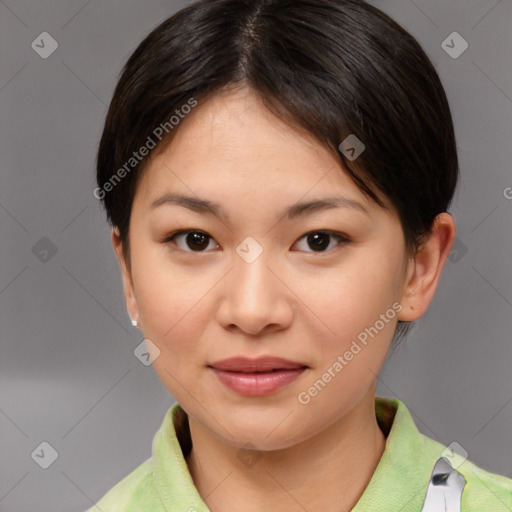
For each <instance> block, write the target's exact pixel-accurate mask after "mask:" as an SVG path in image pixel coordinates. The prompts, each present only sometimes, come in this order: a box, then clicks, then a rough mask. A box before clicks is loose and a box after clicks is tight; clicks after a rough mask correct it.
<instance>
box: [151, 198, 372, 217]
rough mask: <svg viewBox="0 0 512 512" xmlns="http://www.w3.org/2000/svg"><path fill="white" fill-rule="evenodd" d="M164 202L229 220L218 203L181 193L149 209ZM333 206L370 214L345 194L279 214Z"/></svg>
mask: <svg viewBox="0 0 512 512" xmlns="http://www.w3.org/2000/svg"><path fill="white" fill-rule="evenodd" d="M165 204H167V205H169V204H171V205H177V206H182V207H184V208H188V209H189V210H193V211H195V212H198V213H205V214H209V215H214V216H215V217H217V218H222V219H225V220H226V221H229V220H230V218H229V215H228V213H227V212H226V210H225V209H224V208H223V207H222V206H221V205H220V204H218V203H215V202H213V201H209V200H207V199H201V198H199V197H194V196H187V195H183V194H175V193H167V194H164V195H163V196H161V197H159V198H158V199H155V200H154V201H153V202H152V203H151V205H150V209H151V210H154V209H155V208H157V207H159V206H162V205H165ZM333 208H352V209H354V210H357V211H360V212H362V213H365V214H366V215H370V214H369V212H368V210H367V209H366V208H365V207H364V206H363V205H362V204H361V203H358V202H357V201H355V200H353V199H349V198H348V197H345V196H330V197H325V198H323V199H315V200H313V201H308V202H302V203H296V204H294V205H292V206H289V207H288V208H286V209H285V210H284V211H283V212H282V214H281V216H282V217H285V218H286V219H288V220H292V219H295V218H297V217H302V216H304V215H310V214H313V213H316V212H320V211H324V210H330V209H333Z"/></svg>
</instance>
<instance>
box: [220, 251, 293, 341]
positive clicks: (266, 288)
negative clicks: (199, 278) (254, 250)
mask: <svg viewBox="0 0 512 512" xmlns="http://www.w3.org/2000/svg"><path fill="white" fill-rule="evenodd" d="M270 253H271V251H270V250H263V252H262V253H261V254H260V255H259V256H258V257H257V258H256V259H255V260H254V261H251V260H246V259H244V258H243V257H241V256H239V255H238V254H236V255H235V257H234V264H233V268H232V269H231V271H230V272H229V273H228V274H227V276H226V277H225V278H224V279H223V280H222V283H221V300H220V305H219V308H218V310H217V321H218V322H219V323H220V324H221V325H222V326H223V327H224V328H225V329H229V330H235V329H239V330H241V331H243V332H244V333H245V334H248V335H252V336H257V335H260V336H261V335H262V334H264V333H268V332H274V331H277V330H280V329H285V328H286V327H288V326H289V325H290V324H291V322H292V320H293V313H294V305H293V302H294V294H293V292H292V291H291V290H290V288H289V285H287V283H286V276H285V275H284V271H283V266H282V265H279V264H278V263H277V262H276V261H275V259H274V260H271V258H270Z"/></svg>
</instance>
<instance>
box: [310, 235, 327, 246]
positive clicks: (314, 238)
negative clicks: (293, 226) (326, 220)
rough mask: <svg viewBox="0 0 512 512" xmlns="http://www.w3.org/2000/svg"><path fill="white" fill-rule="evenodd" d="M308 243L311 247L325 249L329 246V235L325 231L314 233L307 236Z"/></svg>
mask: <svg viewBox="0 0 512 512" xmlns="http://www.w3.org/2000/svg"><path fill="white" fill-rule="evenodd" d="M308 243H310V245H311V246H312V247H313V248H317V249H325V248H326V247H328V246H329V235H328V234H326V233H314V234H311V235H309V236H308Z"/></svg>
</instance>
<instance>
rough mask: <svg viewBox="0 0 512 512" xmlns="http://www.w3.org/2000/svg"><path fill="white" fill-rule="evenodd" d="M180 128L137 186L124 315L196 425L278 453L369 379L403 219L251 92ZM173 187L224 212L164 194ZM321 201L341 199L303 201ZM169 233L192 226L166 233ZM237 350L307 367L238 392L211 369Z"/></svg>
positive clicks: (396, 286) (400, 262)
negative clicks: (274, 384)
mask: <svg viewBox="0 0 512 512" xmlns="http://www.w3.org/2000/svg"><path fill="white" fill-rule="evenodd" d="M182 123H183V124H182V126H180V130H179V131H178V132H177V133H176V136H175V138H174V140H173V141H172V143H171V145H170V146H168V147H167V149H166V150H165V151H163V152H161V153H160V154H158V155H156V156H152V157H151V161H150V163H149V165H148V167H147V168H146V169H145V171H144V174H143V175H142V178H141V181H140V183H139V185H138V188H137V192H136V195H135V199H134V203H133V208H132V214H131V224H130V254H131V269H130V270H127V269H126V267H123V268H124V271H123V279H124V286H125V294H126V300H127V304H128V309H129V311H130V316H131V317H132V318H135V317H137V315H138V316H139V319H140V324H141V326H142V329H143V333H144V337H145V338H147V339H149V340H151V342H152V343H154V345H155V346H156V347H158V350H159V355H158V357H156V358H154V361H153V367H154V369H155V371H156V372H157V374H158V376H159V377H160V379H161V380H162V382H163V384H164V385H165V386H166V388H167V389H168V390H169V392H170V393H171V394H172V395H173V396H174V398H175V399H176V400H177V401H178V402H179V403H180V404H181V406H182V407H183V409H184V410H185V411H186V412H187V413H188V414H189V417H190V418H191V420H193V421H196V422H198V423H199V424H201V425H202V426H203V427H204V428H206V429H208V430H209V431H210V432H211V433H212V434H214V435H216V436H217V437H218V438H221V439H223V440H225V441H226V443H229V444H231V445H233V446H243V445H244V444H245V443H246V442H247V441H250V442H252V443H254V444H255V445H256V446H258V447H259V448H260V449H262V450H271V449H279V448H285V447H288V446H291V445H293V444H295V443H298V442H300V441H302V440H306V439H308V438H310V437H311V436H313V435H314V434H316V433H318V432H320V431H322V430H323V429H325V428H326V427H327V426H328V425H330V424H332V423H334V422H335V421H336V420H338V419H340V418H342V417H343V416H344V415H345V414H347V413H348V411H350V410H351V409H352V408H354V406H355V405H356V404H358V403H360V401H361V400H362V399H363V397H366V396H369V394H368V392H369V390H371V388H372V386H375V381H376V375H377V374H378V372H379V370H380V368H381V366H382V364H383V362H384V360H385V357H386V354H387V351H388V349H389V346H390V343H391V341H392V338H393V333H394V331H395V327H396V323H397V320H398V318H399V314H398V310H399V309H400V307H401V306H399V304H400V301H401V299H402V295H403V290H404V280H405V278H406V274H407V268H408V259H407V257H406V254H405V246H404V238H403V231H402V228H401V225H400V222H399V218H398V216H397V214H396V212H395V211H394V210H393V209H392V208H391V206H389V209H383V208H381V207H380V206H378V205H377V204H375V203H374V202H372V201H371V199H368V198H366V197H365V196H364V195H363V193H362V192H361V191H360V190H359V189H358V188H357V186H356V185H355V184H354V183H353V182H352V181H351V180H350V178H349V177H348V176H347V174H346V172H345V170H344V169H343V168H342V166H341V164H340V163H339V161H338V160H337V159H336V158H335V156H333V155H332V154H331V153H330V152H329V151H328V150H327V149H325V148H324V147H323V146H321V145H320V144H319V143H318V142H316V141H315V140H314V139H313V138H312V137H311V136H309V135H307V134H304V133H301V132H299V131H297V130H295V129H292V128H290V127H289V126H288V125H286V124H284V123H283V122H281V121H280V120H278V119H277V118H275V117H274V116H273V115H272V114H271V113H269V112H268V111H267V110H266V109H265V108H264V107H263V105H262V104H261V103H260V102H259V101H258V99H257V98H256V97H255V96H254V95H253V94H252V93H251V92H250V91H248V90H245V89H244V90H239V91H238V92H236V93H233V92H232V93H230V94H223V95H217V96H215V97H212V98H211V99H209V100H208V102H205V103H203V104H200V105H199V106H198V107H197V108H196V109H195V110H194V111H193V112H192V113H191V114H189V116H188V117H187V118H186V119H185V120H184V121H182ZM171 194H173V195H185V196H188V197H189V198H194V199H196V200H200V201H208V202H211V203H215V204H216V205H218V208H219V211H218V212H217V214H214V213H212V212H208V211H206V209H205V208H204V204H203V207H201V208H200V207H199V206H198V205H199V203H196V205H195V207H193V208H192V206H193V205H189V206H190V207H187V206H185V205H184V204H181V205H180V204H176V203H175V202H172V201H165V200H164V199H162V198H163V197H165V196H166V195H171ZM327 198H330V199H332V198H338V199H339V203H338V205H337V206H331V207H329V208H326V207H324V208H319V207H316V208H315V207H309V208H298V205H299V204H302V203H310V202H314V201H322V200H326V199H327ZM154 203H155V204H156V206H155V205H154ZM387 204H388V205H389V203H387ZM290 208H293V209H292V210H291V213H289V214H286V212H287V210H288V209H290ZM201 210H202V211H201ZM179 231H190V233H186V232H185V233H178V234H177V235H175V236H174V237H173V234H176V232H179ZM393 304H395V307H394V308H393ZM397 305H398V307H397ZM370 333H371V334H370ZM364 334H366V343H363V341H362V340H363V339H364V338H365V335H364ZM354 343H355V344H354ZM356 347H359V350H358V349H357V348H356ZM156 353H157V352H154V353H153V354H154V356H153V357H155V354H156ZM348 353H351V354H352V357H350V355H349V354H348ZM235 356H245V357H247V358H258V357H261V356H277V357H281V358H285V359H287V360H290V361H293V362H297V363H300V364H301V365H302V366H306V369H304V370H303V371H301V372H300V373H298V374H297V375H295V378H294V379H293V380H292V381H290V382H288V383H287V384H286V385H285V386H283V387H281V388H279V389H277V390H274V391H272V392H268V393H266V394H263V395H259V396H258V395H245V394H241V393H240V392H238V391H234V390H233V389H232V388H230V387H228V386H226V385H225V384H224V383H223V382H222V381H221V380H220V379H219V377H218V374H217V373H216V372H215V371H214V370H213V369H212V368H211V367H210V365H212V364H214V363H215V362H216V361H219V360H222V359H225V358H230V357H235ZM340 357H341V360H342V361H343V363H342V362H341V360H340ZM336 363H338V364H336ZM340 366H341V368H340ZM326 375H327V376H326ZM329 376H330V378H329ZM319 380H321V381H322V383H323V385H318V383H317V387H316V388H314V385H315V382H318V381H319ZM312 387H313V391H311V389H312ZM314 389H316V392H315V391H314ZM371 400H372V403H373V397H372V398H371ZM269 433H270V434H269Z"/></svg>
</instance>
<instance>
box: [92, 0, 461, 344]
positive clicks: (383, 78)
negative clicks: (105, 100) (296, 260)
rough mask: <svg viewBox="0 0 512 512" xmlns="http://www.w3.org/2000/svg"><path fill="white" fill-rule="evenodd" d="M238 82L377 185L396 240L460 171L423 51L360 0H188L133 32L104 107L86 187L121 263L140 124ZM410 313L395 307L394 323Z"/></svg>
mask: <svg viewBox="0 0 512 512" xmlns="http://www.w3.org/2000/svg"><path fill="white" fill-rule="evenodd" d="M237 86H246V87H249V88H250V89H251V90H252V91H253V92H254V93H256V94H257V95H258V96H259V97H260V98H261V100H262V101H263V104H264V105H265V106H266V107H267V108H268V109H269V111H271V112H272V113H273V114H275V115H276V116H278V117H279V118H280V119H282V120H283V121H285V122H287V123H288V124H289V125H290V126H295V127H300V128H301V129H303V130H305V131H306V132H308V133H309V134H311V135H313V136H314V137H315V139H316V140H318V141H319V142H320V143H321V144H322V145H324V146H325V147H326V148H328V149H329V150H330V151H332V153H333V154H335V155H336V158H338V159H339V161H340V162H341V163H342V164H343V166H344V168H345V169H346V170H347V172H348V175H349V177H350V178H351V179H352V180H353V181H354V183H355V184H356V185H357V186H358V188H359V189H360V190H361V191H362V192H363V193H364V194H365V195H366V196H369V197H370V198H371V199H372V200H374V201H375V202H376V203H377V204H379V206H381V207H385V206H384V203H383V202H382V201H381V199H380V198H379V195H378V193H376V191H378V192H380V193H381V194H383V195H384V196H385V197H387V198H388V200H389V201H390V203H391V204H392V205H393V206H394V207H395V208H396V210H397V212H398V215H399V218H400V222H401V225H402V228H403V232H404V240H405V246H406V250H407V253H408V254H414V253H415V252H416V251H417V249H418V247H419V246H420V245H421V242H422V241H423V239H424V236H425V235H428V234H430V233H431V230H432V227H433V221H434V219H435V217H436V215H437V214H439V213H441V212H444V211H446V210H447V209H448V207H449V205H450V203H451V200H452V197H453V194H454V191H455V187H456V184H457V180H458V175H459V168H458V159H457V150H456V141H455V134H454V127H453V121H452V116H451V112H450V107H449V104H448V100H447V97H446V93H445V91H444V89H443V86H442V84H441V81H440V78H439V76H438V74H437V72H436V70H435V68H434V66H433V64H432V63H431V61H430V60H429V58H428V56H427V55H426V53H425V52H424V50H423V49H422V47H421V46H420V44H419V43H418V42H417V41H416V39H415V38H414V37H413V36H412V35H410V34H409V33H408V32H407V31H406V30H405V29H404V28H402V27H401V26H400V25H399V24H398V23H397V22H395V21H394V20H393V19H391V18H390V17H389V16H388V15H386V14H385V13H383V12H382V11H380V10H379V9H377V8H376V7H374V6H372V5H370V4H368V3H366V2H365V1H363V0H200V1H197V2H195V3H192V4H190V5H188V6H187V7H185V8H184V9H182V10H180V11H179V12H177V13H176V14H174V15H173V16H171V17H170V18H168V19H166V20H165V21H163V22H162V23H161V24H159V25H158V26H157V27H156V28H155V29H154V30H153V31H151V32H150V33H149V34H148V35H147V36H146V37H145V39H144V40H143V41H142V42H141V43H140V44H139V46H138V47H137V48H136V50H135V51H134V52H133V54H132V55H131V56H130V57H129V58H128V60H127V61H126V63H125V65H124V67H123V69H122V71H121V74H120V78H119V81H118V83H117V86H116V88H115V91H114V94H113V98H112V101H111V103H110V106H109V110H108V113H107V116H106V120H105V125H104V129H103V134H102V136H101V140H100V144H99V148H98V154H97V169H96V171H97V173H96V174H97V176H96V178H97V184H98V187H99V188H98V189H96V190H100V191H101V195H100V196H98V195H96V191H95V195H96V197H98V198H99V199H101V200H102V202H103V205H104V208H105V210H106V214H107V219H108V221H109V222H110V224H111V225H112V226H117V227H118V229H119V232H120V238H121V240H122V242H123V254H124V256H125V258H126V260H127V263H128V265H129V262H130V253H129V236H128V233H129V224H130V214H131V209H132V203H133V199H134V195H135V190H136V187H137V183H138V181H139V179H140V177H141V175H142V171H143V170H144V168H145V166H146V165H147V163H148V159H141V160H140V162H139V161H136V162H135V161H134V160H132V158H133V152H134V151H136V150H138V149H139V148H141V147H143V146H145V145H147V144H148V141H149V139H150V138H151V139H152V140H153V141H154V142H157V144H156V146H157V148H156V149H155V150H152V151H159V150H160V149H163V148H165V147H166V146H167V145H168V144H169V143H170V142H171V140H172V138H173V135H174V134H176V133H177V131H178V130H179V128H180V123H179V122H178V123H177V124H174V123H171V122H170V119H171V118H172V116H175V114H177V113H178V112H176V111H177V110H178V111H179V112H185V110H181V109H182V108H183V106H184V105H193V104H194V103H192V102H191V99H192V101H195V102H199V103H200V102H202V101H205V100H206V99H208V98H209V97H210V96H211V95H213V94H216V93H220V92H222V91H223V90H228V89H230V88H236V87H237ZM196 104H197V103H196ZM188 110H190V108H189V109H188ZM175 117H176V116H175ZM159 126H160V127H161V128H160V131H157V132H156V133H158V134H160V132H162V134H163V132H164V130H163V129H162V127H163V128H165V134H164V136H163V137H162V136H160V137H158V138H157V137H155V129H156V128H157V127H159ZM349 135H355V136H356V137H357V138H358V139H359V140H360V141H362V142H363V144H364V145H365V150H364V151H363V152H362V153H361V154H360V156H359V157H358V158H357V159H354V160H353V159H350V158H347V156H346V155H345V154H344V152H343V151H341V150H340V143H342V142H343V141H344V140H345V139H346V138H347V137H348V136H349ZM154 139H157V140H156V141H155V140H154ZM129 161H131V164H130V167H131V168H130V169H127V165H126V164H127V162H129ZM132 164H133V165H132ZM123 166H124V169H125V172H123V173H122V175H123V178H122V179H117V182H116V183H113V182H112V178H113V177H114V175H115V173H116V172H118V171H120V170H121V169H122V168H123ZM127 171H129V172H127ZM118 176H119V174H118ZM118 176H117V178H118ZM109 183H110V186H109ZM106 190H108V192H106ZM409 324H410V322H403V321H399V322H398V328H397V332H396V333H395V335H396V334H397V333H398V334H399V336H400V337H402V336H405V334H407V332H408V331H409V327H410V325H409Z"/></svg>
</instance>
